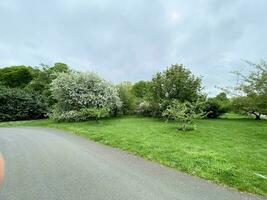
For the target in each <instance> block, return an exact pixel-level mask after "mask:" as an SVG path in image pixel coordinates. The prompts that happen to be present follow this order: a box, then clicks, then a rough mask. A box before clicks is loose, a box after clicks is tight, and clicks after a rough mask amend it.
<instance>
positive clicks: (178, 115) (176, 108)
mask: <svg viewBox="0 0 267 200" xmlns="http://www.w3.org/2000/svg"><path fill="white" fill-rule="evenodd" d="M162 116H163V117H166V118H167V119H171V120H175V121H177V122H178V123H179V124H180V127H179V128H178V130H182V131H188V130H193V129H195V128H196V125H195V124H194V122H195V119H198V118H201V116H202V114H201V113H200V112H198V111H197V104H192V103H190V102H180V101H178V100H173V101H172V102H171V104H170V105H168V107H167V109H166V110H165V111H164V112H163V113H162ZM192 125H194V126H192Z"/></svg>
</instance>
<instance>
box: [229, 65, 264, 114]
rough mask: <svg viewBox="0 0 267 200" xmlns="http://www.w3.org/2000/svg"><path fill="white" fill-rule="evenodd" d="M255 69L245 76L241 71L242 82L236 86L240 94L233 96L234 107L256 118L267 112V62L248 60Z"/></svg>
mask: <svg viewBox="0 0 267 200" xmlns="http://www.w3.org/2000/svg"><path fill="white" fill-rule="evenodd" d="M247 63H248V64H249V65H250V66H252V67H254V70H253V71H251V72H250V73H249V75H247V76H245V75H243V74H241V73H239V72H236V74H237V75H238V76H239V77H241V82H240V83H239V84H238V85H237V86H236V87H235V90H237V91H239V94H241V95H239V96H236V97H234V98H233V108H234V109H235V110H236V111H239V112H243V113H247V114H252V115H254V116H255V119H260V118H261V115H266V114H267V63H266V62H265V61H261V62H259V63H252V62H247Z"/></svg>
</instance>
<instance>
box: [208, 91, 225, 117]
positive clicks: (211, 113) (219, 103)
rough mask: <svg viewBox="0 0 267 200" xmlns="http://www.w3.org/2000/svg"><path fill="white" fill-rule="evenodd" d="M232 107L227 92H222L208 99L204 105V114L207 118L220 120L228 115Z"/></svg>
mask: <svg viewBox="0 0 267 200" xmlns="http://www.w3.org/2000/svg"><path fill="white" fill-rule="evenodd" d="M229 107H230V100H229V99H228V98H227V95H226V93H225V92H221V93H220V94H218V95H217V96H216V97H213V98H208V100H207V101H206V102H205V104H204V109H203V110H204V112H205V116H207V118H218V117H219V116H221V115H222V114H224V113H226V112H227V111H228V110H229Z"/></svg>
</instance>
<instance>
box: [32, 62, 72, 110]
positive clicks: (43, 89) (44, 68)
mask: <svg viewBox="0 0 267 200" xmlns="http://www.w3.org/2000/svg"><path fill="white" fill-rule="evenodd" d="M69 72H70V68H69V66H68V65H66V64H64V63H55V64H54V66H52V67H50V66H48V65H44V64H41V67H39V68H35V75H34V78H33V80H32V81H31V82H30V83H29V84H28V86H27V88H28V89H31V90H33V91H35V92H38V93H40V94H42V95H44V96H46V97H47V99H48V103H49V105H53V104H54V103H55V100H54V99H53V98H52V95H51V91H50V84H51V82H52V80H54V79H55V78H56V77H57V75H58V74H59V73H69Z"/></svg>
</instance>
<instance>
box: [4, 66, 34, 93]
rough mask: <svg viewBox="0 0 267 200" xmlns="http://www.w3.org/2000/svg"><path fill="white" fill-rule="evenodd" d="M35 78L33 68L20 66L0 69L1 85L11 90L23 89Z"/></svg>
mask: <svg viewBox="0 0 267 200" xmlns="http://www.w3.org/2000/svg"><path fill="white" fill-rule="evenodd" d="M33 78H34V69H33V68H32V67H28V66H24V65H20V66H11V67H5V68H2V69H0V84H2V85H4V86H8V87H11V88H14V87H19V88H23V87H25V86H26V85H27V84H29V83H30V82H31V81H32V79H33Z"/></svg>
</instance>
